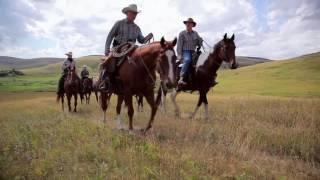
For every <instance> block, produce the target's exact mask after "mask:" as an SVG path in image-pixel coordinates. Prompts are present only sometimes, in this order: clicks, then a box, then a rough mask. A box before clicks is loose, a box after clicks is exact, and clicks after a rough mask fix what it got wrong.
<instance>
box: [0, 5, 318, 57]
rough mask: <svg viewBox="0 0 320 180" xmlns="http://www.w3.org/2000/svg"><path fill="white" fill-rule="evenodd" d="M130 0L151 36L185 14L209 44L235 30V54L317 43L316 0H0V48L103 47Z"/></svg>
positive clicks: (57, 51)
mask: <svg viewBox="0 0 320 180" xmlns="http://www.w3.org/2000/svg"><path fill="white" fill-rule="evenodd" d="M132 3H135V4H137V6H138V9H139V10H141V13H139V14H138V16H137V19H136V21H135V22H136V24H138V25H139V26H140V28H141V30H142V33H143V34H144V35H146V34H148V33H149V32H152V33H153V34H154V36H155V40H160V38H161V37H162V36H164V37H165V39H166V40H173V39H174V37H177V36H178V34H179V32H181V31H182V30H184V29H185V26H184V24H183V23H182V21H183V20H185V19H187V18H188V17H192V18H193V19H194V20H195V21H196V22H197V26H196V27H195V30H196V31H197V32H198V33H199V34H200V36H202V38H203V39H204V40H205V41H206V42H207V43H208V44H209V45H210V46H213V45H214V44H215V43H216V42H218V41H219V40H221V39H222V37H223V35H224V34H225V33H228V35H229V36H231V35H232V34H235V43H236V46H237V49H236V55H238V56H254V57H263V58H269V59H274V60H278V59H287V58H291V57H295V56H299V55H302V54H307V53H312V52H318V51H320V43H319V42H320V0H281V1H280V0H197V1H194V0H161V1H160V0H157V1H153V0H136V1H128V0H117V1H111V0H0V56H14V57H20V58H34V57H64V54H65V53H66V52H68V51H72V52H73V54H74V55H75V56H76V57H80V56H85V55H92V54H103V53H104V44H105V40H106V36H107V34H108V32H109V30H110V29H111V27H112V26H113V24H114V23H115V22H116V21H117V20H120V19H123V18H125V15H124V14H122V12H121V10H122V8H123V7H125V6H127V5H129V4H132ZM206 48H209V47H206Z"/></svg>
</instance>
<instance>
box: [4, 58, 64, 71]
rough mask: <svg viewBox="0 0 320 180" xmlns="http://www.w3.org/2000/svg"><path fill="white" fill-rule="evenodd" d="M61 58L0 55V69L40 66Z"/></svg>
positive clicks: (59, 60) (58, 60) (55, 61)
mask: <svg viewBox="0 0 320 180" xmlns="http://www.w3.org/2000/svg"><path fill="white" fill-rule="evenodd" d="M62 60H63V59H62V58H33V59H21V58H15V57H9V56H0V70H4V69H6V70H7V69H12V68H15V69H25V68H31V67H40V66H45V65H48V64H53V63H58V62H61V61H62Z"/></svg>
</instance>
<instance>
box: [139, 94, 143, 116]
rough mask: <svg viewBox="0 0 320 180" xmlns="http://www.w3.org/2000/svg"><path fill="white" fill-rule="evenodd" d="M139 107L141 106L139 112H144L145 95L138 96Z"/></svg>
mask: <svg viewBox="0 0 320 180" xmlns="http://www.w3.org/2000/svg"><path fill="white" fill-rule="evenodd" d="M138 107H139V112H143V96H140V95H139V96H138Z"/></svg>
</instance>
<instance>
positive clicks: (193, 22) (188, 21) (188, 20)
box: [183, 18, 197, 27]
mask: <svg viewBox="0 0 320 180" xmlns="http://www.w3.org/2000/svg"><path fill="white" fill-rule="evenodd" d="M187 23H192V24H193V27H195V26H196V25H197V23H196V22H195V21H194V20H193V19H192V18H188V19H187V20H186V21H183V24H187Z"/></svg>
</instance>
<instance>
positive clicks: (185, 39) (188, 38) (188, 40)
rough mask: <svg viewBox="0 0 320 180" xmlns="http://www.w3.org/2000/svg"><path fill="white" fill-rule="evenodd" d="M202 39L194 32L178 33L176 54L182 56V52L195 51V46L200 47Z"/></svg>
mask: <svg viewBox="0 0 320 180" xmlns="http://www.w3.org/2000/svg"><path fill="white" fill-rule="evenodd" d="M202 42H203V40H202V38H201V37H200V36H199V34H198V33H197V32H196V31H191V32H188V31H186V30H184V31H182V32H180V34H179V38H178V46H177V52H178V55H180V56H181V55H182V50H193V51H194V50H195V49H196V47H197V46H199V47H200V46H202Z"/></svg>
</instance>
